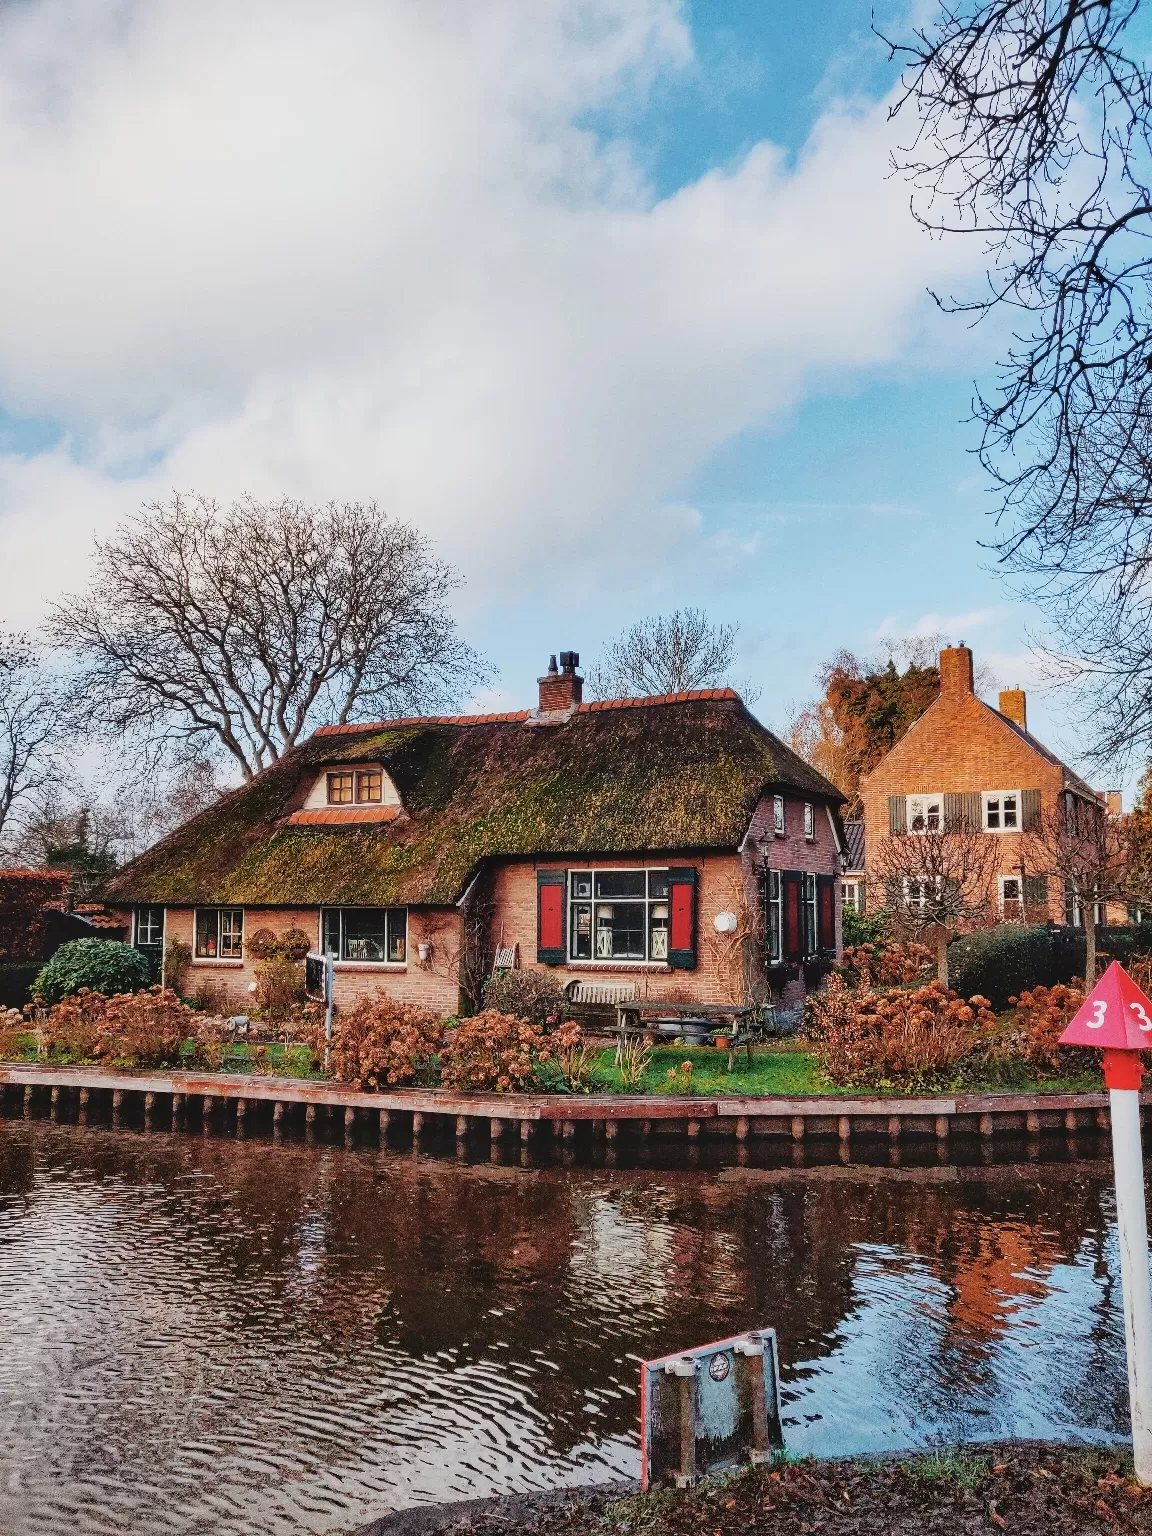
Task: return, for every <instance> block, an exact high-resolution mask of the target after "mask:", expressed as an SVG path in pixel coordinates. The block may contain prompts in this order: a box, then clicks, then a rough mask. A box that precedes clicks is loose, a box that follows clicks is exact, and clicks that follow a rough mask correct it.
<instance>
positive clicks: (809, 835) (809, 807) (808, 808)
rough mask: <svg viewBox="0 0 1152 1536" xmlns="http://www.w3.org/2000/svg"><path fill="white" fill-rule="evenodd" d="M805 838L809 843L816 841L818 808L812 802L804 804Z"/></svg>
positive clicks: (807, 801) (806, 801) (808, 801)
mask: <svg viewBox="0 0 1152 1536" xmlns="http://www.w3.org/2000/svg"><path fill="white" fill-rule="evenodd" d="M804 838H805V841H807V842H809V843H814V842H815V841H816V807H815V806H814V805H813V804H812V802H811V801H810V800H805V802H804Z"/></svg>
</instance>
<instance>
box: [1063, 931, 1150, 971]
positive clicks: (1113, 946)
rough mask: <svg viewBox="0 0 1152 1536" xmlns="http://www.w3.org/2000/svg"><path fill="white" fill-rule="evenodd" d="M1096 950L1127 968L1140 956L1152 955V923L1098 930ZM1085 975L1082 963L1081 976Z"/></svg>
mask: <svg viewBox="0 0 1152 1536" xmlns="http://www.w3.org/2000/svg"><path fill="white" fill-rule="evenodd" d="M1081 938H1083V935H1081ZM1096 948H1097V950H1098V951H1100V953H1101V954H1107V955H1109V956H1110V957H1111V958H1112V959H1113V960H1119V962H1120V964H1121V965H1123V966H1127V965H1128V964H1129V962H1130V961H1132V960H1134V959H1135V958H1136V957H1137V956H1138V955H1148V954H1152V923H1140V924H1139V926H1137V925H1136V924H1134V923H1133V924H1126V925H1125V926H1124V927H1119V926H1118V927H1116V928H1097V930H1096ZM1083 974H1084V965H1083V962H1081V965H1080V971H1079V975H1081V976H1083Z"/></svg>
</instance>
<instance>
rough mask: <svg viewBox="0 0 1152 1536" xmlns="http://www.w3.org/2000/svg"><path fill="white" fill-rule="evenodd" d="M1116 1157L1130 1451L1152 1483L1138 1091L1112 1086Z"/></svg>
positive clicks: (1150, 1335)
mask: <svg viewBox="0 0 1152 1536" xmlns="http://www.w3.org/2000/svg"><path fill="white" fill-rule="evenodd" d="M1108 1098H1109V1103H1110V1107H1111V1118H1112V1159H1113V1163H1114V1165H1115V1172H1116V1225H1117V1228H1118V1230H1119V1236H1120V1284H1121V1287H1122V1289H1123V1293H1124V1334H1125V1338H1126V1340H1127V1344H1128V1396H1129V1399H1130V1401H1131V1405H1132V1455H1133V1459H1134V1461H1135V1467H1136V1480H1137V1482H1139V1483H1142V1484H1143V1485H1144V1486H1145V1487H1146V1488H1147V1487H1149V1486H1150V1485H1152V1290H1150V1288H1149V1281H1148V1213H1147V1209H1146V1207H1145V1203H1144V1159H1143V1155H1142V1152H1141V1147H1140V1094H1139V1092H1138V1091H1137V1090H1136V1089H1135V1088H1110V1089H1109V1090H1108Z"/></svg>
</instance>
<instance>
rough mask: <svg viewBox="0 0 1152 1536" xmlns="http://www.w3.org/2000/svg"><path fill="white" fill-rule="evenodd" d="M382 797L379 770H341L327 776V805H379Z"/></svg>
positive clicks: (382, 783) (381, 774) (382, 787)
mask: <svg viewBox="0 0 1152 1536" xmlns="http://www.w3.org/2000/svg"><path fill="white" fill-rule="evenodd" d="M383 795H384V775H383V773H382V772H381V770H380V769H379V768H357V769H355V770H353V769H351V768H347V769H344V768H341V769H339V770H338V771H336V772H333V773H330V774H329V775H328V804H329V805H379V804H380V802H381V800H382V799H383Z"/></svg>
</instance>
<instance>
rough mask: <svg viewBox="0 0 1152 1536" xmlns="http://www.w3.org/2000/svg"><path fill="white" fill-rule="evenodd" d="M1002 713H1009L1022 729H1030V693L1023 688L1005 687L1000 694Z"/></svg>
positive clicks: (1013, 722) (1010, 718) (1011, 718)
mask: <svg viewBox="0 0 1152 1536" xmlns="http://www.w3.org/2000/svg"><path fill="white" fill-rule="evenodd" d="M1000 713H1001V714H1002V715H1007V716H1008V718H1009V720H1011V722H1012V724H1013V725H1018V726H1019V727H1020V729H1021V730H1022V731H1026V730H1027V729H1028V695H1027V694H1026V693H1025V692H1024V690H1023V688H1005V689H1004V691H1003V693H1002V694H1001V695H1000Z"/></svg>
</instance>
